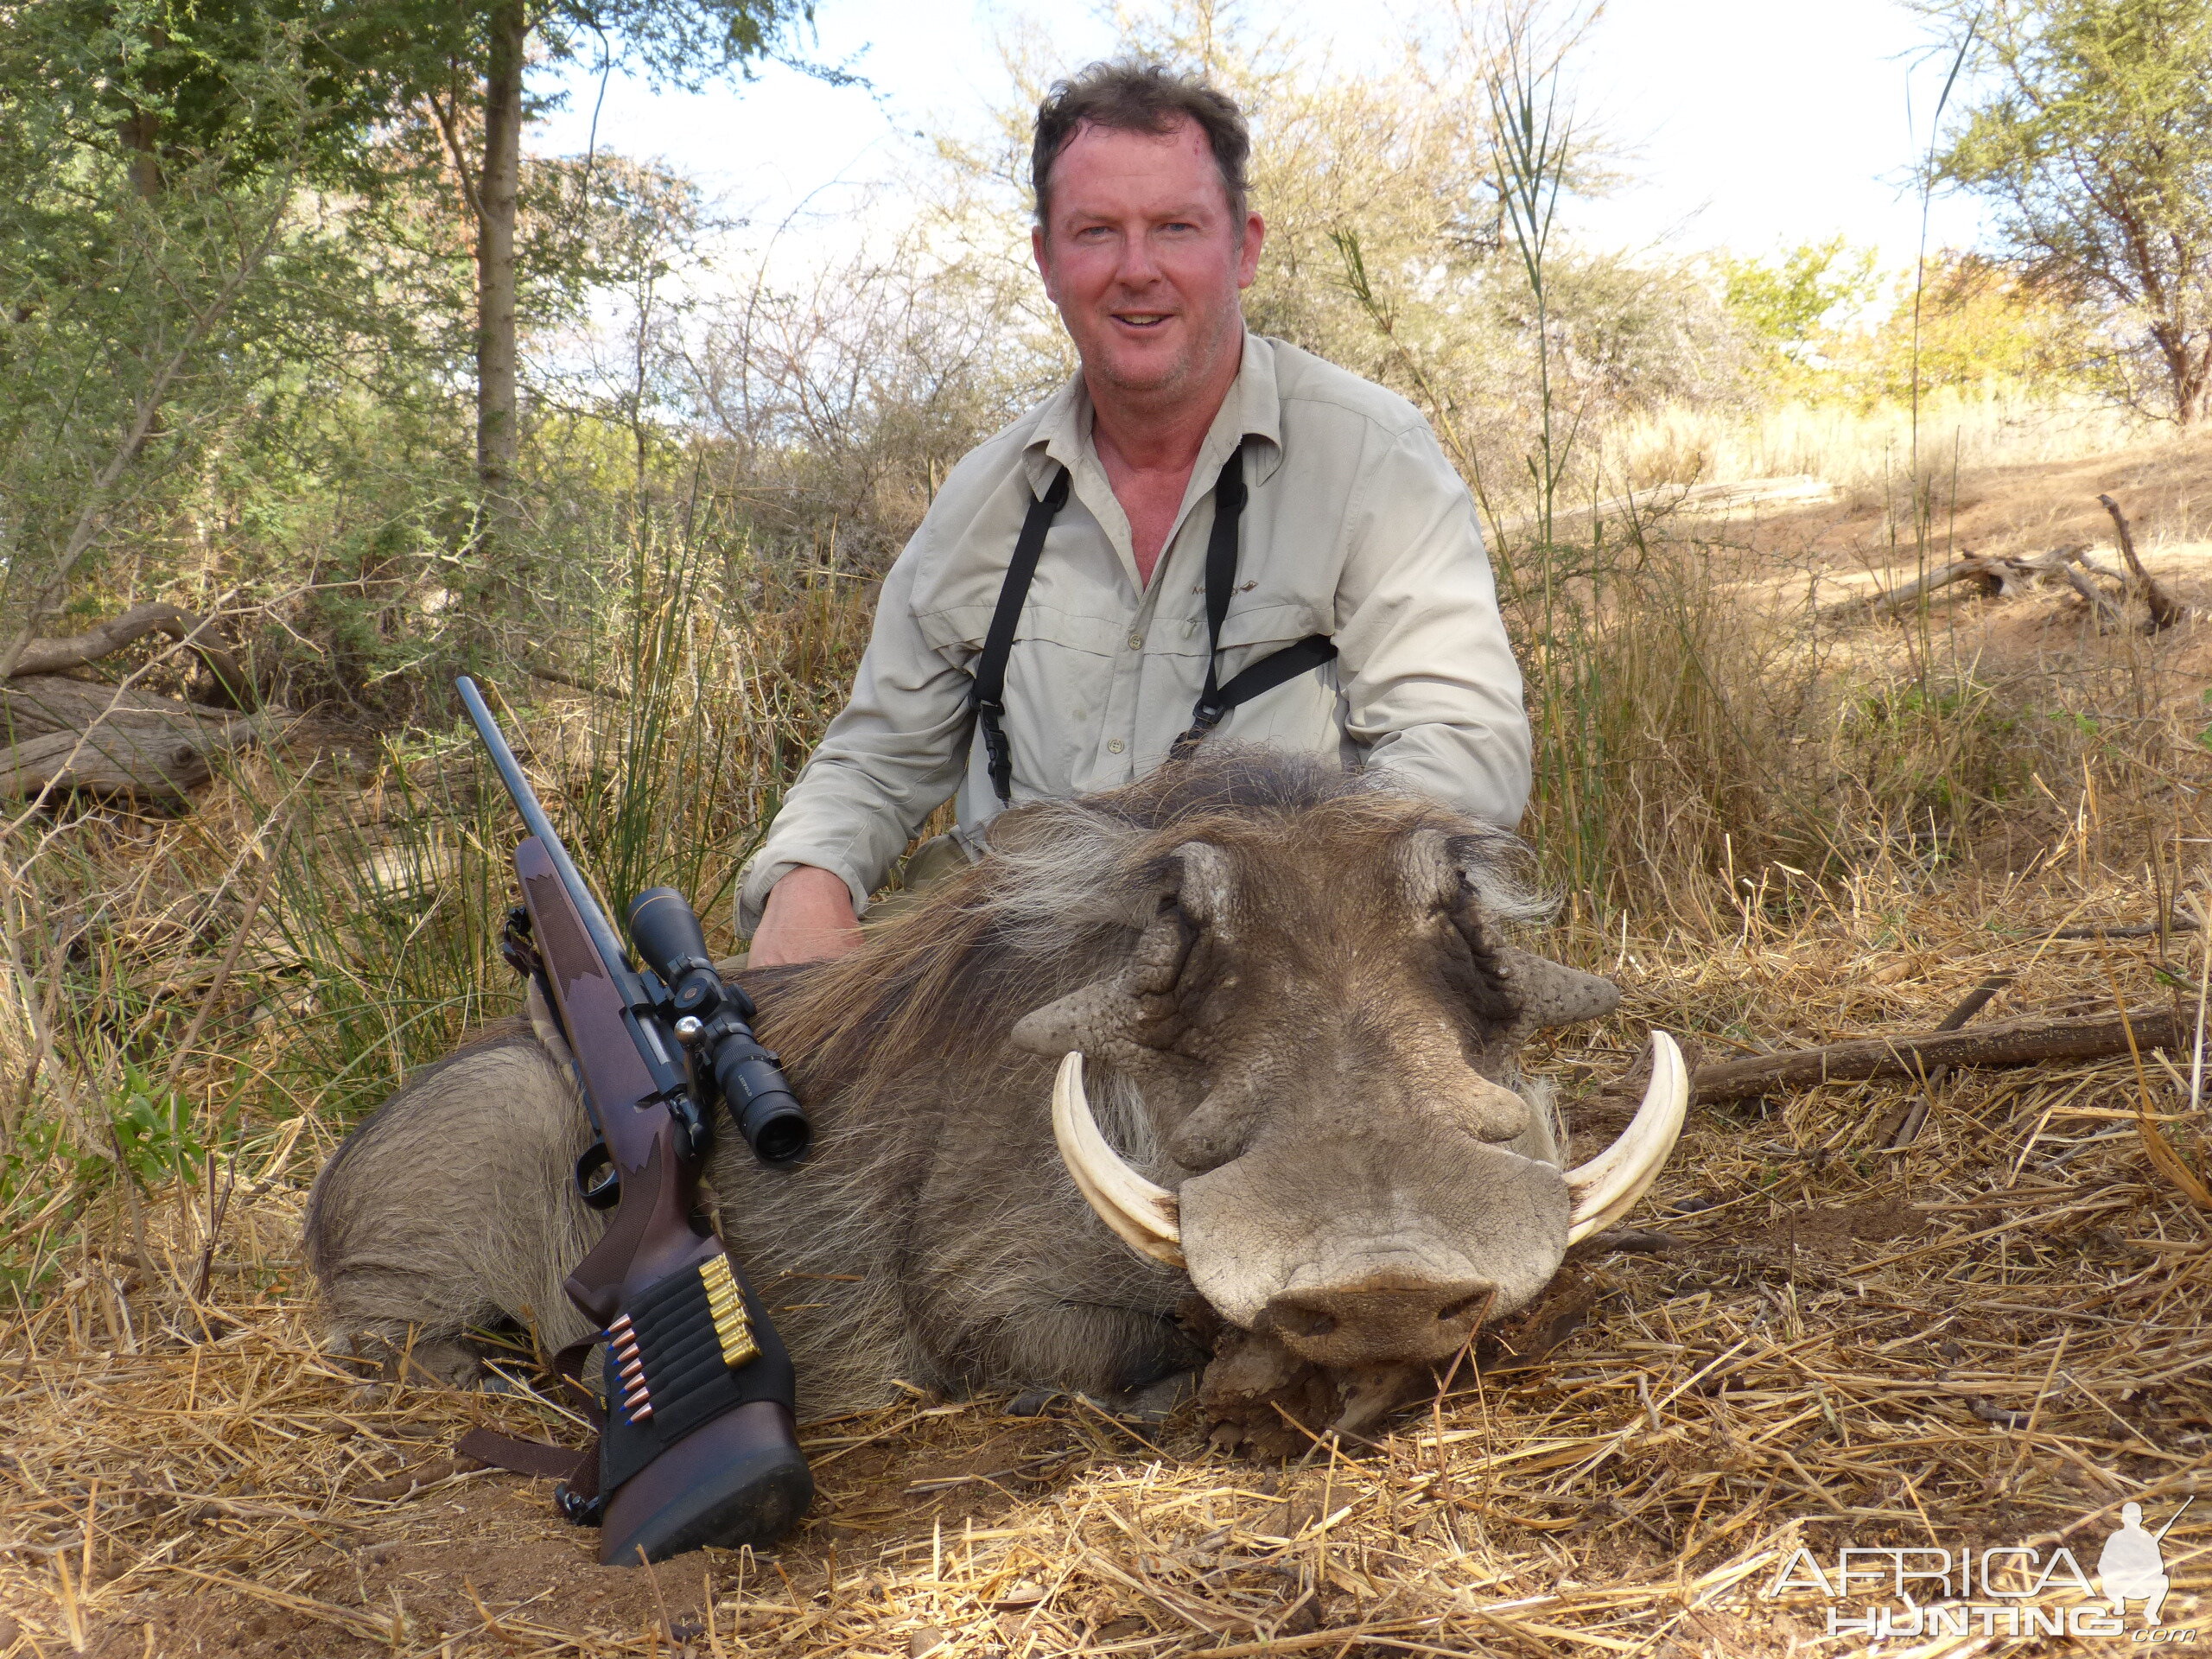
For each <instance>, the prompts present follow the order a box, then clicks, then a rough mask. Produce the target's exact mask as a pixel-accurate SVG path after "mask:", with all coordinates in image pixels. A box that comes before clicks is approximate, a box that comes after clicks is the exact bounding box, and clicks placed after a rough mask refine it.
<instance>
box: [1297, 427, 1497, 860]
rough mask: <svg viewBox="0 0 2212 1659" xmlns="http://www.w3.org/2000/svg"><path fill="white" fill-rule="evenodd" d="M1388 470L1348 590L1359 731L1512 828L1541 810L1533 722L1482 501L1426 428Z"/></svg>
mask: <svg viewBox="0 0 2212 1659" xmlns="http://www.w3.org/2000/svg"><path fill="white" fill-rule="evenodd" d="M1377 462H1378V464H1376V466H1374V467H1370V468H1367V469H1365V471H1364V474H1363V477H1362V479H1361V480H1360V481H1359V486H1358V488H1359V491H1360V499H1359V502H1358V504H1357V507H1356V508H1355V510H1354V512H1353V513H1352V514H1351V519H1350V522H1349V523H1348V524H1347V525H1346V529H1347V532H1348V537H1349V543H1350V544H1349V547H1348V549H1347V552H1346V557H1345V561H1344V574H1343V576H1342V579H1341V581H1340V582H1339V584H1338V589H1337V599H1338V611H1337V635H1336V639H1337V650H1338V677H1339V683H1340V684H1341V686H1342V687H1343V690H1344V696H1345V699H1346V702H1347V703H1348V705H1349V709H1348V712H1347V717H1346V723H1345V735H1346V736H1347V737H1349V738H1351V741H1352V742H1353V743H1354V745H1355V746H1356V747H1358V748H1359V749H1361V750H1362V751H1363V753H1365V755H1366V757H1367V759H1368V760H1369V761H1370V762H1371V763H1372V764H1374V765H1376V766H1384V767H1388V768H1389V770H1390V771H1391V772H1394V773H1395V774H1396V775H1397V776H1398V777H1399V778H1401V779H1402V780H1403V781H1404V782H1405V783H1407V784H1408V785H1411V786H1412V787H1414V788H1416V789H1418V790H1420V791H1421V792H1422V793H1424V794H1426V795H1428V796H1429V797H1431V798H1433V799H1436V800H1439V801H1442V802H1444V803H1445V804H1447V805H1451V806H1455V807H1458V808H1460V809H1461V810H1465V811H1467V812H1471V813H1473V814H1474V815H1476V816H1477V817H1481V818H1484V819H1486V820H1487V821H1489V822H1490V823H1495V824H1497V825H1498V826H1499V827H1501V828H1503V829H1512V828H1513V827H1514V826H1515V825H1516V824H1518V823H1520V821H1521V815H1522V811H1523V810H1525V809H1526V807H1527V805H1528V803H1529V772H1530V766H1529V717H1528V713H1527V710H1526V709H1524V708H1523V706H1522V687H1521V671H1520V668H1519V666H1518V664H1516V663H1515V662H1514V660H1513V650H1512V646H1511V645H1510V644H1509V643H1508V641H1507V639H1506V633H1505V624H1504V621H1503V619H1502V618H1501V617H1500V616H1499V615H1498V609H1497V584H1496V582H1495V581H1494V580H1493V578H1492V576H1491V566H1490V556H1489V555H1488V554H1487V552H1485V551H1484V547H1483V539H1482V531H1481V529H1480V527H1479V526H1478V524H1477V522H1476V519H1475V508H1474V503H1473V501H1472V500H1471V499H1469V497H1468V493H1467V487H1466V486H1465V484H1464V483H1463V482H1462V481H1461V480H1460V478H1459V474H1458V473H1457V472H1455V471H1454V470H1453V469H1452V465H1451V463H1450V462H1449V461H1446V459H1445V457H1444V454H1443V451H1442V450H1441V449H1440V448H1438V447H1437V443H1436V440H1435V438H1434V437H1433V435H1431V434H1430V432H1429V431H1428V429H1427V427H1426V426H1425V425H1424V426H1421V427H1418V428H1414V429H1407V430H1403V431H1402V432H1400V433H1398V434H1397V435H1395V441H1393V442H1390V443H1389V445H1388V447H1387V448H1384V449H1383V452H1382V454H1380V455H1379V456H1378V457H1377Z"/></svg>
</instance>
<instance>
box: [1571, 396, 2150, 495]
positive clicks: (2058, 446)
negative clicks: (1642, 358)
mask: <svg viewBox="0 0 2212 1659" xmlns="http://www.w3.org/2000/svg"><path fill="white" fill-rule="evenodd" d="M1914 427H1915V420H1914V411H1913V410H1912V409H1911V407H1910V405H1909V404H1896V403H1880V404H1873V405H1872V406H1871V407H1869V406H1862V405H1860V404H1853V403H1849V402H1844V401H1835V402H1824V403H1789V404H1781V405H1779V406H1777V407H1773V408H1765V409H1759V410H1745V411H1742V412H1737V413H1732V412H1730V411H1727V410H1721V409H1717V408H1681V409H1668V410H1660V411H1658V412H1656V413H1655V414H1652V415H1649V416H1639V417H1637V418H1635V419H1631V420H1627V421H1624V422H1622V423H1620V424H1619V425H1618V428H1617V429H1614V430H1612V431H1611V432H1609V433H1608V434H1607V435H1606V437H1605V446H1604V448H1605V459H1604V468H1605V471H1606V472H1607V474H1609V475H1610V476H1611V478H1613V479H1616V480H1626V481H1627V482H1628V483H1630V485H1632V486H1634V487H1637V488H1639V489H1640V488H1643V487H1646V486H1651V485H1656V484H1732V483H1737V482H1739V481H1742V480H1747V479H1759V478H1776V477H1780V476H1783V475H1785V474H1797V473H1804V474H1811V475H1813V476H1814V477H1815V478H1821V479H1825V480H1827V481H1828V482H1829V483H1831V484H1834V485H1837V486H1840V487H1842V488H1844V489H1849V490H1858V489H1869V488H1879V487H1882V486H1887V485H1893V484H1895V483H1897V481H1899V480H1905V479H1909V478H1910V477H1911V476H1912V474H1914V472H1915V471H1916V470H1918V471H1919V472H1921V473H1923V474H1932V475H1935V476H1948V474H1950V473H1951V472H1952V471H1953V470H1954V469H1955V468H1958V469H1971V468H1979V467H1993V466H2005V465H2014V466H2026V465H2040V464H2043V463H2045V462H2049V461H2068V460H2071V459H2073V458H2074V457H2076V456H2080V455H2093V454H2110V453H2111V452H2113V451H2114V450H2116V449H2120V448H2125V447H2126V446H2127V445H2129V444H2132V443H2137V442H2142V441H2144V440H2145V438H2146V437H2147V436H2151V435H2155V434H2156V433H2157V432H2158V431H2160V430H2162V429H2160V428H2158V427H2156V426H2154V425H2152V423H2147V422H2145V421H2142V420H2140V419H2138V418H2135V417H2133V416H2129V415H2127V414H2126V413H2125V412H2123V411H2121V410H2116V409H2114V408H2113V406H2112V405H2110V404H2106V403H2103V402H2101V401H2098V400H2095V399H2092V398H2089V397H2080V398H2075V399H2073V400H2070V401H2069V400H2066V399H2057V400H2054V399H2053V398H2052V397H2050V396H2049V395H2048V394H2047V393H2045V392H2044V391H2040V390H2037V389H2034V388H2030V387H2025V386H2018V385H1988V386H1984V387H1980V388H1975V389H1972V390H1961V389H1958V388H1954V387H1948V386H1947V387H1943V388H1942V389H1939V390H1937V391H1931V392H1930V393H1929V394H1928V395H1927V396H1926V397H1923V399H1922V401H1921V406H1920V410H1919V415H1918V434H1917V440H1918V448H1917V455H1918V466H1917V468H1916V466H1915V460H1914V457H1915V454H1916V450H1915V430H1914Z"/></svg>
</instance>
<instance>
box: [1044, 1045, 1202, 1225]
mask: <svg viewBox="0 0 2212 1659" xmlns="http://www.w3.org/2000/svg"><path fill="white" fill-rule="evenodd" d="M1052 1138H1053V1139H1054V1140H1055V1141H1058V1142H1059V1144H1060V1160H1061V1161H1062V1162H1063V1163H1065V1164H1066V1165H1067V1166H1068V1173H1069V1174H1071V1175H1072V1176H1074V1177H1075V1184H1076V1186H1077V1189H1078V1190H1079V1191H1080V1192H1082V1194H1083V1196H1084V1198H1088V1199H1089V1200H1090V1207H1091V1208H1092V1209H1094V1210H1096V1211H1097V1212H1098V1218H1099V1219H1100V1220H1101V1221H1103V1222H1104V1223H1105V1224H1107V1225H1108V1226H1109V1227H1110V1228H1112V1229H1113V1230H1114V1233H1115V1236H1116V1237H1118V1238H1119V1239H1120V1240H1121V1241H1122V1243H1124V1244H1126V1245H1128V1247H1129V1248H1130V1249H1133V1250H1135V1251H1136V1252H1137V1253H1138V1254H1139V1255H1148V1256H1150V1257H1151V1258H1152V1259H1153V1260H1154V1261H1155V1262H1165V1263H1166V1265H1167V1266H1169V1267H1171V1268H1179V1267H1182V1266H1184V1265H1185V1263H1184V1261H1183V1242H1182V1241H1183V1230H1182V1212H1181V1211H1180V1209H1179V1206H1178V1205H1177V1204H1176V1202H1175V1195H1174V1194H1173V1192H1169V1191H1168V1190H1167V1189H1166V1187H1164V1186H1155V1185H1153V1184H1152V1183H1151V1182H1150V1181H1147V1179H1145V1178H1144V1177H1143V1176H1141V1175H1140V1174H1138V1173H1136V1171H1135V1170H1134V1169H1131V1168H1130V1167H1129V1166H1128V1164H1126V1163H1125V1162H1123V1161H1122V1154H1119V1153H1118V1152H1116V1151H1115V1150H1114V1148H1113V1147H1110V1146H1109V1145H1107V1144H1106V1137H1105V1136H1104V1135H1101V1134H1100V1133H1099V1132H1098V1121H1097V1120H1096V1118H1094V1117H1092V1116H1091V1115H1090V1097H1089V1096H1087V1095H1085V1094H1084V1091H1083V1054H1082V1052H1081V1051H1080V1050H1078V1051H1077V1052H1072V1053H1071V1054H1070V1055H1069V1056H1068V1057H1067V1058H1065V1059H1064V1060H1062V1061H1061V1062H1060V1073H1059V1076H1058V1077H1055V1078H1053V1079H1052Z"/></svg>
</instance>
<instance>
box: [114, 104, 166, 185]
mask: <svg viewBox="0 0 2212 1659" xmlns="http://www.w3.org/2000/svg"><path fill="white" fill-rule="evenodd" d="M160 129H161V119H160V118H159V117H157V116H156V115H155V114H154V113H153V112H152V111H149V110H139V111H134V112H133V113H132V114H131V115H130V117H129V118H126V119H125V120H124V122H123V124H121V125H120V126H118V128H117V129H116V136H117V137H119V138H121V139H122V140H123V147H124V149H127V150H129V151H130V162H129V163H128V165H129V168H130V188H131V189H132V190H134V191H136V192H137V195H138V198H139V200H142V201H151V200H153V199H154V198H155V197H156V196H158V195H160V194H162V163H161V157H160V154H159V152H158V151H157V150H156V149H155V147H154V136H155V134H156V132H158V131H159V130H160Z"/></svg>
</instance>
